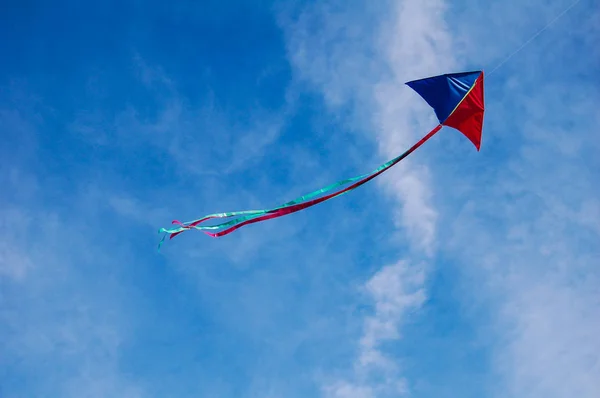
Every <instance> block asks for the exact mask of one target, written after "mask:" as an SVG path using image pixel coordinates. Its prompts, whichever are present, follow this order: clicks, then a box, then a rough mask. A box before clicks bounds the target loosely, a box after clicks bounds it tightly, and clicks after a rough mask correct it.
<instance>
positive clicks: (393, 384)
mask: <svg viewBox="0 0 600 398" xmlns="http://www.w3.org/2000/svg"><path fill="white" fill-rule="evenodd" d="M444 12H445V3H444V2H443V1H439V0H427V1H403V2H390V3H388V2H385V3H384V2H381V3H376V4H375V3H373V2H367V3H364V4H363V3H360V4H359V5H357V4H355V3H354V4H352V5H349V4H347V3H346V2H335V1H332V2H327V3H324V4H323V3H319V5H316V6H312V7H309V8H307V9H304V10H303V11H302V12H301V13H300V16H299V17H298V18H297V20H296V21H294V23H290V22H289V21H286V31H287V36H288V51H289V57H290V60H291V61H292V64H293V66H294V69H295V71H296V74H297V78H298V80H299V81H300V82H308V83H309V84H310V85H311V86H312V87H315V88H316V89H317V90H318V91H320V92H322V93H323V95H324V98H325V100H326V103H327V104H328V105H329V106H331V107H332V109H333V110H334V111H336V110H343V109H346V107H348V106H349V107H350V108H349V109H351V110H352V113H351V115H350V116H349V118H350V120H351V123H352V124H354V125H355V126H359V127H360V128H362V129H363V130H364V131H370V132H373V138H374V139H375V140H376V141H377V142H378V146H379V151H380V154H381V156H379V157H378V158H381V157H385V159H386V160H388V159H390V158H392V157H394V156H397V155H398V154H400V153H402V152H403V151H404V150H406V149H408V148H409V147H410V146H411V145H412V144H414V143H415V142H416V141H417V140H418V139H419V138H421V136H423V135H425V134H426V133H427V132H428V131H429V130H430V129H431V128H433V127H434V126H435V125H436V124H437V120H435V118H434V116H433V115H432V112H431V110H430V109H429V107H428V106H427V104H425V103H424V102H423V101H422V100H421V99H420V98H419V97H418V95H416V94H415V93H414V92H412V91H411V90H410V89H408V87H407V86H405V84H404V83H405V82H406V81H408V80H411V79H415V78H421V77H425V76H427V75H434V74H438V73H447V72H449V71H451V70H452V69H453V68H454V67H455V66H456V62H455V60H454V59H453V55H452V47H451V41H452V40H451V37H450V35H449V33H448V30H447V28H446V25H445V21H444ZM380 183H381V185H382V187H383V189H384V190H385V192H387V193H388V194H389V195H390V196H391V197H392V198H393V199H394V200H395V203H396V208H395V210H394V212H393V214H394V220H395V222H396V224H397V225H398V227H400V228H403V229H404V230H405V231H406V232H407V234H406V235H407V236H408V239H409V240H410V241H411V242H412V248H411V252H412V253H414V257H417V258H418V257H422V256H426V257H427V256H431V255H432V254H433V253H434V251H435V247H436V242H435V236H436V221H437V216H438V215H437V211H436V209H435V208H434V207H433V205H432V201H431V199H432V193H433V188H432V186H431V183H430V175H429V170H428V167H427V166H426V165H425V162H424V161H423V159H419V158H418V155H413V156H412V158H411V159H407V160H405V161H404V162H403V163H402V164H401V165H399V166H397V167H396V168H395V169H393V170H391V171H390V172H388V173H386V174H385V175H383V176H382V177H381V178H380ZM425 278H426V272H425V268H424V267H423V266H421V265H416V264H405V263H403V262H399V263H398V264H396V265H394V266H389V267H383V268H382V269H381V270H380V271H379V272H378V273H376V274H375V275H374V276H373V278H372V279H370V280H369V281H368V282H367V283H366V285H365V288H366V289H367V291H368V292H369V294H370V295H371V297H372V299H373V300H374V303H375V313H374V315H372V316H368V317H366V318H365V319H364V333H363V335H362V337H361V338H360V340H359V341H358V342H357V345H358V347H359V353H358V357H357V360H356V364H355V369H354V376H352V377H351V378H352V379H355V378H358V379H359V381H358V382H352V383H349V382H345V381H335V382H330V383H326V387H325V390H324V391H325V393H326V394H328V395H329V396H332V397H346V396H364V397H371V396H382V395H381V394H392V396H397V395H398V394H400V393H406V392H407V391H408V383H407V381H406V380H405V379H404V378H403V377H402V376H401V370H400V369H397V366H396V364H395V361H394V360H393V359H391V358H388V357H387V356H386V355H385V353H384V352H383V351H382V350H380V348H379V345H380V344H381V343H383V342H385V341H387V340H393V339H398V338H399V337H400V335H401V332H400V330H401V326H402V321H403V319H404V318H405V316H406V314H407V312H409V311H411V310H415V309H418V308H419V307H420V306H421V305H422V304H423V302H424V300H425V296H426V294H425V292H424V289H423V284H424V280H425ZM374 369H378V370H379V371H380V372H384V374H385V376H384V377H383V379H379V380H378V379H377V378H372V377H370V378H369V377H367V376H368V373H369V372H370V371H371V370H374ZM361 378H362V379H361Z"/></svg>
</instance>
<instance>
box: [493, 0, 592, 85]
mask: <svg viewBox="0 0 600 398" xmlns="http://www.w3.org/2000/svg"><path fill="white" fill-rule="evenodd" d="M580 2H581V0H575V1H574V2H573V3H571V5H570V6H568V7H567V8H565V9H564V10H563V12H561V13H560V14H558V15H557V16H556V17H554V19H553V20H551V21H550V22H548V23H547V24H546V26H544V27H543V28H541V29H540V30H538V32H537V33H536V34H534V35H533V36H531V37H530V38H529V40H527V41H526V42H525V43H523V44H522V45H521V46H520V47H519V48H517V49H516V50H515V51H513V52H512V53H511V54H509V55H508V56H507V57H506V58H504V60H503V61H502V62H500V63H499V64H498V65H496V67H495V68H494V69H492V71H491V72H489V73H487V75H488V77H489V76H490V75H491V74H492V73H494V72H495V71H496V70H497V69H498V68H500V67H501V66H503V65H504V64H505V63H507V62H508V61H509V60H510V59H511V58H512V57H514V56H515V55H517V53H519V52H520V51H521V50H523V49H524V48H525V47H526V46H527V45H529V43H531V42H532V41H534V40H535V39H536V38H537V37H538V36H539V35H541V34H542V33H544V32H545V31H546V30H547V29H548V28H549V27H550V26H551V25H553V24H554V23H556V21H558V20H559V19H560V18H562V17H563V16H564V15H565V14H566V13H567V12H569V11H570V10H571V9H572V8H573V7H575V6H576V5H577V4H578V3H580Z"/></svg>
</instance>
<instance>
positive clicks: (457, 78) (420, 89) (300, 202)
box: [158, 71, 485, 249]
mask: <svg viewBox="0 0 600 398" xmlns="http://www.w3.org/2000/svg"><path fill="white" fill-rule="evenodd" d="M406 84H407V85H408V86H409V87H410V88H412V89H413V90H414V91H416V92H417V94H419V95H420V96H421V97H422V98H423V99H424V100H425V101H426V102H427V103H428V104H429V105H430V106H431V107H432V108H433V110H434V112H435V114H436V116H437V118H438V120H439V122H440V123H439V124H438V125H437V126H436V127H434V128H433V130H431V131H430V132H429V133H427V134H426V135H425V136H424V137H423V138H421V139H420V140H419V142H417V143H416V144H414V145H413V146H412V147H411V148H409V149H408V150H407V151H406V152H404V153H403V154H401V155H400V156H398V157H396V158H394V159H392V160H390V161H388V162H386V163H384V164H383V165H381V166H379V167H378V168H377V169H375V170H373V171H372V172H371V173H367V174H363V175H361V176H357V177H353V178H348V179H346V180H342V181H338V182H336V183H333V184H331V185H328V186H326V187H324V188H321V189H319V190H316V191H314V192H311V193H309V194H306V195H303V196H301V197H299V198H296V199H294V200H292V201H290V202H287V203H285V204H283V205H281V206H279V207H274V208H271V209H263V210H246V211H234V212H228V213H215V214H209V215H207V216H204V217H202V218H200V219H197V220H193V221H188V222H180V221H177V220H175V221H173V224H174V225H176V227H173V228H170V229H167V228H161V229H160V230H159V231H158V232H159V233H164V235H163V238H162V239H161V241H160V243H159V245H158V247H159V249H160V246H161V245H162V243H163V242H164V240H165V238H166V236H167V235H169V237H170V239H173V238H174V237H175V236H177V235H179V234H180V233H182V232H184V231H187V230H190V229H196V230H200V231H202V232H204V233H205V234H207V235H209V236H212V237H220V236H224V235H227V234H230V233H231V232H233V231H235V230H237V229H239V228H241V227H243V226H244V225H248V224H253V223H257V222H260V221H265V220H269V219H272V218H277V217H282V216H285V215H287V214H292V213H295V212H297V211H300V210H303V209H306V208H309V207H311V206H314V205H316V204H319V203H321V202H324V201H326V200H329V199H333V198H335V197H338V196H340V195H343V194H345V193H348V192H350V191H351V190H353V189H355V188H358V187H359V186H361V185H363V184H365V183H367V182H368V181H370V180H372V179H373V178H375V177H377V176H378V175H379V174H381V173H383V172H384V171H386V170H388V169H390V168H391V167H393V166H394V165H396V164H397V163H399V162H400V161H401V160H402V159H404V158H405V157H407V156H408V155H410V154H411V153H412V152H414V151H415V150H416V149H417V148H419V147H420V146H421V145H423V144H424V143H425V142H426V141H427V140H428V139H430V138H431V137H433V136H434V135H435V134H436V133H437V132H438V131H440V130H441V129H442V127H443V126H448V127H452V128H454V129H456V130H458V131H460V132H461V133H463V134H464V135H465V136H466V137H467V138H468V139H469V140H470V141H471V142H472V143H473V145H475V148H477V151H479V149H480V147H481V132H482V129H483V115H484V111H485V107H484V90H483V71H474V72H461V73H450V74H444V75H439V76H432V77H427V78H424V79H419V80H413V81H410V82H407V83H406ZM346 184H350V185H349V186H347V187H346V188H343V189H340V190H338V191H334V190H335V189H336V188H340V187H342V186H343V185H346ZM330 191H334V192H331V193H328V192H330ZM325 193H328V194H326V195H324V196H320V197H319V195H321V194H325ZM232 217H235V218H233V219H232V220H230V221H226V222H223V223H220V224H216V225H208V226H206V225H202V226H201V225H200V224H202V223H204V222H205V221H208V220H211V219H215V218H232Z"/></svg>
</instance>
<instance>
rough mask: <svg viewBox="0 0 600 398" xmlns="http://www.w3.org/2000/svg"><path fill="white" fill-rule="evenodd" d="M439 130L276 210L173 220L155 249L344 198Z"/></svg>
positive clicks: (222, 233) (393, 164)
mask: <svg viewBox="0 0 600 398" xmlns="http://www.w3.org/2000/svg"><path fill="white" fill-rule="evenodd" d="M441 128H442V125H441V124H439V125H437V126H436V127H435V128H434V129H433V130H431V131H430V132H429V133H427V134H426V135H425V136H424V137H423V138H421V139H420V140H419V142H417V143H416V144H414V145H413V146H412V147H411V148H410V149H408V150H407V151H406V152H404V153H403V154H402V155H400V156H398V157H396V158H394V159H392V160H390V161H388V162H386V163H384V164H383V165H381V166H380V167H378V168H377V169H375V170H374V171H373V172H371V173H368V174H363V175H361V176H358V177H353V178H348V179H346V180H342V181H338V182H336V183H333V184H331V185H328V186H327V187H325V188H321V189H319V190H317V191H314V192H311V193H309V194H307V195H303V196H301V197H299V198H296V199H294V200H292V201H289V202H287V203H285V204H283V205H281V206H279V207H275V208H272V209H264V210H246V211H237V212H229V213H216V214H210V215H207V216H205V217H203V218H200V219H198V220H194V221H189V222H185V223H182V222H180V221H177V220H175V221H173V224H176V225H179V227H177V228H172V229H165V228H161V229H160V230H159V233H165V235H164V236H163V238H162V239H161V241H160V243H159V249H160V246H161V245H162V243H163V242H164V240H165V238H166V236H167V235H170V239H172V238H174V237H175V236H177V235H179V234H180V233H182V232H184V231H186V230H189V229H197V230H200V231H202V232H204V233H205V234H207V235H209V236H212V237H215V238H216V237H221V236H225V235H228V234H230V233H232V232H233V231H235V230H237V229H239V228H241V227H243V226H245V225H249V224H254V223H257V222H260V221H265V220H270V219H273V218H278V217H282V216H285V215H288V214H292V213H296V212H298V211H300V210H304V209H307V208H309V207H312V206H314V205H317V204H319V203H322V202H325V201H327V200H329V199H333V198H335V197H338V196H341V195H344V194H346V193H348V192H350V191H352V190H354V189H356V188H358V187H359V186H361V185H363V184H365V183H367V182H369V181H370V180H372V179H373V178H375V177H377V176H378V175H380V174H382V173H383V172H385V171H386V170H388V169H390V168H391V167H393V166H395V165H396V164H398V163H399V162H400V161H402V160H403V159H404V158H406V157H407V156H408V155H410V154H411V153H412V152H414V151H415V150H416V149H417V148H419V147H420V146H421V145H423V144H424V143H425V142H426V141H427V140H428V139H430V138H431V137H432V136H433V135H434V134H435V133H437V132H438V131H440V130H441ZM348 183H352V185H350V186H348V187H346V188H344V189H341V190H339V191H337V192H333V193H330V194H328V195H325V196H322V197H320V198H315V197H316V196H318V195H320V194H322V193H325V192H329V191H331V190H333V189H335V188H337V187H340V186H342V185H345V184H348ZM236 216H237V218H235V219H233V220H231V221H228V222H224V223H221V224H217V225H211V226H199V225H200V224H201V223H203V222H205V221H208V220H210V219H214V218H229V217H236ZM240 216H241V217H240ZM223 228H224V229H223ZM218 229H221V231H218V232H209V230H218Z"/></svg>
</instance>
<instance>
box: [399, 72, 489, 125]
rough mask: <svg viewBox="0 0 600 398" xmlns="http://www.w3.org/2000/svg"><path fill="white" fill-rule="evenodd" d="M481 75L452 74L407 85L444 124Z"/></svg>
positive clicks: (476, 73)
mask: <svg viewBox="0 0 600 398" xmlns="http://www.w3.org/2000/svg"><path fill="white" fill-rule="evenodd" d="M480 74H481V72H480V71H476V72H462V73H450V74H445V75H440V76H433V77H427V78H425V79H419V80H413V81H410V82H407V83H406V84H407V85H408V86H409V87H410V88H412V89H413V90H415V91H416V92H417V93H418V94H419V95H420V96H421V97H423V99H424V100H425V101H426V102H427V103H428V104H429V106H431V107H432V108H433V110H434V111H435V115H436V116H437V118H438V120H439V121H440V123H443V122H444V121H445V120H446V119H447V118H448V116H450V114H451V113H452V111H453V110H454V109H455V108H456V106H457V105H458V104H459V103H460V101H461V100H462V99H463V98H464V96H465V95H466V94H467V93H468V92H469V90H470V89H471V87H472V86H473V84H475V80H477V78H478V77H479V75H480Z"/></svg>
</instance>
